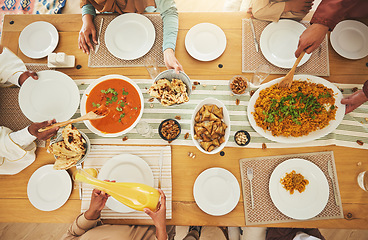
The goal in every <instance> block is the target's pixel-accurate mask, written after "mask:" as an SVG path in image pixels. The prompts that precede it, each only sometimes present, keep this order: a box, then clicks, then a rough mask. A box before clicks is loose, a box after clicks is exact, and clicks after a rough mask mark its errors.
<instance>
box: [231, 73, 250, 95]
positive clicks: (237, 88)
mask: <svg viewBox="0 0 368 240" xmlns="http://www.w3.org/2000/svg"><path fill="white" fill-rule="evenodd" d="M229 88H230V91H231V92H232V93H233V94H234V95H238V96H240V95H244V94H245V93H246V92H248V91H249V88H250V87H249V81H248V79H247V78H246V77H243V76H240V75H236V76H234V77H233V78H231V79H230V81H229Z"/></svg>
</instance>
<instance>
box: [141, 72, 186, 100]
mask: <svg viewBox="0 0 368 240" xmlns="http://www.w3.org/2000/svg"><path fill="white" fill-rule="evenodd" d="M191 92H192V84H191V82H190V79H189V77H188V75H186V74H185V73H184V72H182V71H180V72H179V73H176V72H175V70H174V69H169V70H166V71H163V72H161V73H160V74H159V75H157V77H156V78H155V80H154V81H153V84H152V86H151V87H150V88H149V89H148V91H147V93H148V94H150V96H151V97H154V98H156V99H157V100H158V101H159V102H160V103H161V105H163V106H172V105H178V104H182V103H185V102H188V101H189V96H190V93H191Z"/></svg>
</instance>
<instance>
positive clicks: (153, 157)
mask: <svg viewBox="0 0 368 240" xmlns="http://www.w3.org/2000/svg"><path fill="white" fill-rule="evenodd" d="M161 151H162V153H163V161H162V181H161V189H162V191H164V193H165V195H166V219H171V218H172V181H171V147H170V146H157V147H147V146H106V145H92V148H91V151H90V153H89V154H88V157H87V159H86V160H85V161H84V163H83V164H84V168H97V169H98V170H99V169H101V167H102V166H103V165H104V164H105V162H107V161H108V160H109V159H111V158H112V157H113V156H116V155H119V154H122V153H124V154H129V153H130V154H133V155H136V156H138V157H141V158H142V159H143V160H144V161H145V162H146V163H147V164H148V165H149V166H150V168H151V170H152V173H153V178H154V186H153V187H155V188H157V187H158V179H159V175H160V168H159V166H160V165H159V159H160V153H161ZM91 194H92V188H91V186H86V185H83V193H82V195H83V198H82V207H81V211H82V212H85V211H86V210H87V209H88V207H89V203H90V201H91ZM101 218H104V219H150V217H149V216H148V215H147V214H145V213H144V212H141V211H134V212H131V213H118V212H115V211H112V210H111V209H109V208H108V207H106V206H105V208H104V209H102V212H101Z"/></svg>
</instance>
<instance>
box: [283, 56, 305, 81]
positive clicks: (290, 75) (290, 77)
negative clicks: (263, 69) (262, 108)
mask: <svg viewBox="0 0 368 240" xmlns="http://www.w3.org/2000/svg"><path fill="white" fill-rule="evenodd" d="M304 54H305V51H303V52H302V53H301V54H300V55H299V57H298V58H297V59H296V61H295V63H294V65H293V67H292V68H291V69H290V71H289V72H288V74H286V76H285V77H284V78H283V79H282V80H281V82H279V85H278V86H279V87H287V88H288V87H290V86H291V82H292V81H293V79H294V74H295V69H296V67H297V66H298V64H299V63H300V61H301V60H302V58H303V56H304Z"/></svg>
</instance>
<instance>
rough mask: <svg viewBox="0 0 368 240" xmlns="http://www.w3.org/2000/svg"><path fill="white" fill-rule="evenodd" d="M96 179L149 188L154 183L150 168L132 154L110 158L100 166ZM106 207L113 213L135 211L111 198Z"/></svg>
mask: <svg viewBox="0 0 368 240" xmlns="http://www.w3.org/2000/svg"><path fill="white" fill-rule="evenodd" d="M98 179H100V180H115V181H116V182H135V183H144V184H146V185H148V186H151V187H153V183H154V180H153V173H152V170H151V168H150V166H149V165H148V164H147V163H146V162H145V161H144V160H143V159H142V158H140V157H138V156H136V155H132V154H120V155H116V156H114V157H112V158H111V159H110V160H108V161H107V162H106V163H105V164H104V165H103V166H102V168H101V170H100V173H99V174H98ZM106 206H107V207H108V208H110V209H111V210H113V211H115V212H121V213H128V212H134V211H136V210H134V209H132V208H130V207H127V206H126V205H124V204H122V203H121V202H119V201H117V200H116V199H114V198H113V197H110V198H109V199H108V200H107V202H106Z"/></svg>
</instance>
